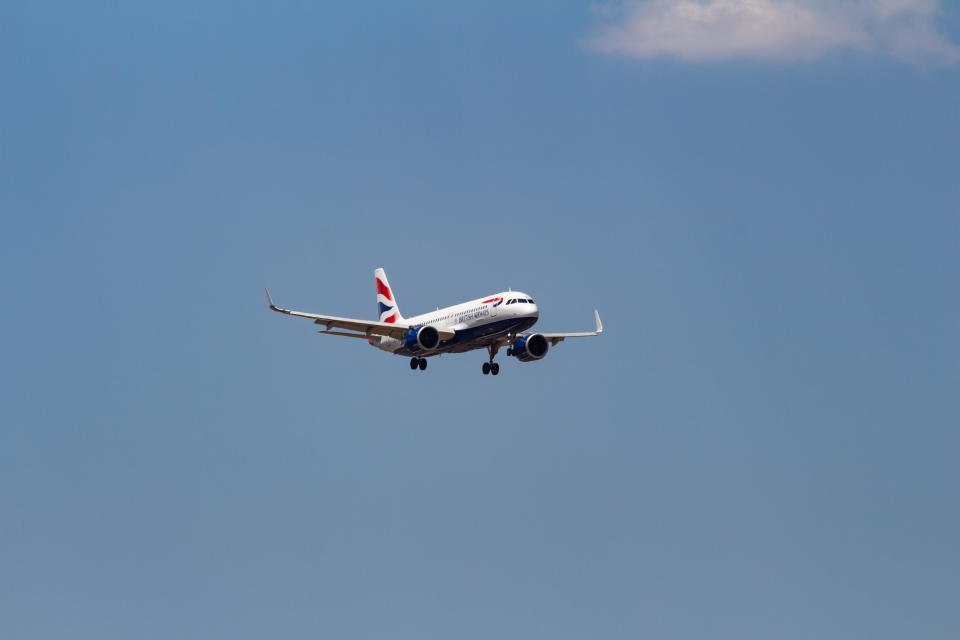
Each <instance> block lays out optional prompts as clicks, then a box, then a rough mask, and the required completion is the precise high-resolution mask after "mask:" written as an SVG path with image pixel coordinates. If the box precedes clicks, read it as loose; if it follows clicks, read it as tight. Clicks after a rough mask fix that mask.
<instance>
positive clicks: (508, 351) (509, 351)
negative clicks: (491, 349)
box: [507, 347, 513, 358]
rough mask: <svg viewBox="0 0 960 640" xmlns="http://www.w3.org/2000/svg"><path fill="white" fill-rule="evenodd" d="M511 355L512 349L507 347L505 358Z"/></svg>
mask: <svg viewBox="0 0 960 640" xmlns="http://www.w3.org/2000/svg"><path fill="white" fill-rule="evenodd" d="M512 355H513V348H512V347H507V357H508V358H509V357H510V356H512Z"/></svg>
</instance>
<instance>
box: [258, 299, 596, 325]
mask: <svg viewBox="0 0 960 640" xmlns="http://www.w3.org/2000/svg"><path fill="white" fill-rule="evenodd" d="M267 295H269V294H267ZM593 317H594V319H595V320H596V321H597V333H603V323H602V322H600V312H599V311H597V310H596V309H594V310H593Z"/></svg>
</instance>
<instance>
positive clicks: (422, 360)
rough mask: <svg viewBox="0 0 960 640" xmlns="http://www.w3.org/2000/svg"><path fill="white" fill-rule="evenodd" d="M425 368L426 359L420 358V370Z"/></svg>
mask: <svg viewBox="0 0 960 640" xmlns="http://www.w3.org/2000/svg"><path fill="white" fill-rule="evenodd" d="M426 370H427V359H426V358H420V371H426Z"/></svg>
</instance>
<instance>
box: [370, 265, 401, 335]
mask: <svg viewBox="0 0 960 640" xmlns="http://www.w3.org/2000/svg"><path fill="white" fill-rule="evenodd" d="M373 276H374V278H375V279H376V281H377V309H378V310H379V312H380V316H379V317H380V322H399V321H402V320H403V316H402V315H400V307H399V306H398V305H397V298H396V296H394V295H393V289H391V288H390V281H389V280H387V273H386V272H385V271H384V270H383V269H377V270H376V271H374V272H373Z"/></svg>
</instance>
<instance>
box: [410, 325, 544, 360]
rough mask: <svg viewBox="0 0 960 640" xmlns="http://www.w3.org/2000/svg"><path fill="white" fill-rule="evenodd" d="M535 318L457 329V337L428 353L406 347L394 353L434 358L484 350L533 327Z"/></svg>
mask: <svg viewBox="0 0 960 640" xmlns="http://www.w3.org/2000/svg"><path fill="white" fill-rule="evenodd" d="M536 321H537V319H536V318H508V319H505V320H497V321H495V322H490V323H487V324H482V325H479V326H476V327H467V328H466V329H458V330H457V335H456V336H454V337H453V339H452V340H445V341H443V342H441V343H440V345H439V346H438V347H437V348H436V349H435V350H433V351H431V352H429V353H414V352H413V351H411V350H410V349H409V348H407V347H402V348H400V349H397V350H396V351H394V353H395V354H396V355H398V356H412V355H420V356H432V355H433V356H435V355H439V354H441V353H463V352H465V351H472V350H474V349H483V348H486V346H487V345H489V344H490V343H491V342H493V341H494V340H496V339H498V338H501V337H503V336H505V335H507V334H508V333H520V332H521V331H525V330H526V329H529V328H530V327H532V326H533V325H534V323H535V322H536Z"/></svg>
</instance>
